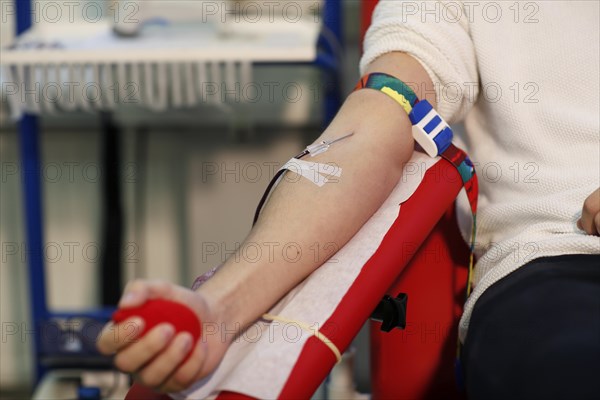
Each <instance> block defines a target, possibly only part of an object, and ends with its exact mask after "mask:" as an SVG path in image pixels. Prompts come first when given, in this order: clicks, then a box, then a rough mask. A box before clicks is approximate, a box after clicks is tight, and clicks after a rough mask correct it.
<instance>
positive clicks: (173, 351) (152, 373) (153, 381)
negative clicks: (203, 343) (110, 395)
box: [137, 332, 193, 387]
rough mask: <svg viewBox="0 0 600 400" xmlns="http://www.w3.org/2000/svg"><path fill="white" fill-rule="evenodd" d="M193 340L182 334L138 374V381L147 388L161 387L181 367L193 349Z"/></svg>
mask: <svg viewBox="0 0 600 400" xmlns="http://www.w3.org/2000/svg"><path fill="white" fill-rule="evenodd" d="M192 344H193V338H192V335H190V334H189V333H188V332H182V333H180V334H178V335H177V336H176V337H175V340H173V341H171V343H170V344H169V346H168V347H167V348H166V349H165V350H164V351H163V352H162V353H160V354H159V355H158V356H157V357H156V358H155V359H153V360H152V361H151V362H150V363H149V364H148V365H146V366H145V367H144V368H143V369H142V370H140V371H139V372H138V373H137V379H138V380H139V381H140V382H141V383H142V384H143V385H145V386H148V387H159V386H161V384H162V383H163V382H164V381H166V380H167V379H168V378H169V376H170V375H171V374H172V373H173V372H174V371H175V370H176V369H177V367H179V365H180V364H181V362H182V361H183V360H184V359H185V357H186V356H187V354H188V353H189V352H190V350H191V349H192Z"/></svg>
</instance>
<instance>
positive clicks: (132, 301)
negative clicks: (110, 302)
mask: <svg viewBox="0 0 600 400" xmlns="http://www.w3.org/2000/svg"><path fill="white" fill-rule="evenodd" d="M172 291H173V288H172V285H171V284H169V283H168V282H163V281H149V280H135V281H131V282H129V283H128V284H127V286H126V287H125V291H124V292H123V296H122V297H121V300H120V301H119V308H131V307H138V306H141V305H142V304H144V303H145V302H146V301H147V300H149V299H156V298H163V299H169V298H171V297H172Z"/></svg>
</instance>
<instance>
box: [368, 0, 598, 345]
mask: <svg viewBox="0 0 600 400" xmlns="http://www.w3.org/2000/svg"><path fill="white" fill-rule="evenodd" d="M599 4H600V3H599V2H598V1H580V2H576V1H535V2H531V1H528V2H519V3H516V2H515V1H495V2H494V1H492V2H481V1H471V2H467V1H465V2H457V1H452V2H449V3H446V2H444V3H440V2H423V1H399V0H391V1H385V0H384V1H381V2H380V4H379V5H378V6H377V8H376V10H375V14H374V16H373V18H374V19H373V24H372V26H371V28H370V29H369V31H368V33H367V36H366V39H365V54H364V56H363V58H362V60H361V65H360V67H361V72H362V73H364V70H365V69H366V67H367V66H368V64H369V63H370V62H371V61H373V60H374V59H375V58H377V57H379V56H380V55H382V54H384V53H388V52H391V51H404V52H407V53H409V54H411V55H413V56H414V57H415V58H416V59H417V60H419V62H420V63H421V64H422V65H423V66H424V68H425V69H426V70H427V72H428V73H429V75H430V77H431V79H432V81H433V82H434V84H435V85H437V86H436V92H437V96H438V111H439V112H440V114H441V115H442V116H443V117H444V118H445V119H446V120H447V121H449V122H459V121H461V120H463V119H464V123H465V130H466V133H465V134H464V137H459V138H457V144H459V145H460V146H461V147H462V148H464V149H465V150H466V151H467V152H468V153H469V155H470V157H471V158H472V159H473V161H474V162H475V163H476V170H477V173H478V176H479V182H480V196H479V210H478V214H477V225H478V227H477V245H476V255H477V257H478V262H477V264H476V267H475V275H474V283H475V288H474V291H473V293H472V295H471V297H470V298H469V300H468V301H467V304H466V306H465V311H464V315H463V317H462V320H461V322H460V338H461V340H463V341H464V339H465V337H466V333H467V328H468V326H469V318H470V314H471V312H472V310H473V306H474V304H475V302H476V300H477V298H478V297H479V296H481V294H482V293H483V292H484V291H485V290H486V289H487V288H488V287H490V285H492V284H493V283H494V282H497V281H498V280H499V279H501V278H502V277H504V276H506V275H507V274H509V273H510V272H512V271H514V270H515V269H517V268H518V267H520V266H522V265H523V264H525V263H527V262H529V261H531V260H533V259H535V258H539V257H543V256H552V255H559V254H577V253H582V254H584V253H585V254H589V253H595V254H598V253H600V238H598V237H596V236H589V235H586V234H585V233H584V232H582V231H580V230H579V229H578V228H577V226H576V221H577V219H578V218H579V216H580V214H581V208H582V205H583V201H584V200H585V198H586V197H587V196H588V195H590V194H591V193H592V192H593V191H594V190H596V189H597V188H598V187H599V186H600V121H599V112H600V103H599V100H598V98H599V95H600V87H599V76H600V59H599V53H600V43H599V40H600V39H599V38H600V32H599V28H598V25H599V22H598V21H600V12H599V11H600V7H599ZM458 203H459V204H458V209H459V223H460V225H461V230H462V231H463V236H465V237H467V236H468V227H469V224H470V217H469V214H470V211H469V209H468V205H467V203H466V201H459V202H458ZM598 267H599V268H600V265H598Z"/></svg>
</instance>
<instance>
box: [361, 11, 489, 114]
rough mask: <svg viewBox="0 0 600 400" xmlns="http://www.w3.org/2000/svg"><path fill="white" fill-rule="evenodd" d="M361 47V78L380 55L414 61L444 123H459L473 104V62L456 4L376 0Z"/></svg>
mask: <svg viewBox="0 0 600 400" xmlns="http://www.w3.org/2000/svg"><path fill="white" fill-rule="evenodd" d="M364 49H365V53H364V55H363V56H362V59H361V61H360V71H361V74H364V72H365V70H366V69H367V67H368V65H369V64H370V63H371V62H372V61H373V60H375V59H376V58H377V57H379V56H381V55H383V54H385V53H389V52H393V51H402V52H405V53H408V54H410V55H411V56H413V57H414V58H416V59H417V60H418V61H419V62H420V63H421V65H423V67H424V68H425V70H426V71H427V73H428V74H429V76H430V78H431V80H432V82H433V84H434V85H435V90H436V94H437V99H438V106H437V109H438V112H439V113H440V114H441V116H442V117H443V118H444V119H445V120H446V121H448V122H449V123H453V122H457V121H459V120H461V119H462V118H463V117H464V116H465V114H466V113H467V112H468V111H469V109H470V108H471V106H472V105H473V104H474V103H475V100H476V98H477V95H478V88H479V77H478V73H477V59H476V56H475V47H474V45H473V42H472V40H471V36H470V32H469V23H468V15H467V14H466V13H465V8H464V7H463V5H462V2H451V3H447V4H446V5H444V3H442V2H440V1H427V2H414V1H400V0H380V2H379V4H378V5H377V7H376V8H375V12H374V14H373V22H372V24H371V27H370V28H369V30H368V31H367V34H366V37H365V43H364ZM407 83H408V82H407Z"/></svg>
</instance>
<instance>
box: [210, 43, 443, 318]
mask: <svg viewBox="0 0 600 400" xmlns="http://www.w3.org/2000/svg"><path fill="white" fill-rule="evenodd" d="M369 72H386V73H389V74H391V75H394V76H396V77H398V78H400V79H402V80H403V81H405V82H414V83H416V84H417V85H419V87H421V84H424V85H426V86H425V87H427V88H428V89H429V90H430V89H431V86H432V84H431V81H430V80H429V77H428V76H427V74H426V72H425V70H424V69H423V68H422V67H421V66H420V65H419V64H418V62H417V61H415V60H414V59H412V58H411V57H409V56H407V55H404V54H400V53H390V54H387V55H385V56H382V57H380V58H379V59H377V60H376V61H375V62H373V63H372V64H371V66H370V68H369ZM420 94H421V93H420V90H417V95H419V96H420ZM428 99H429V98H428ZM429 100H430V101H434V99H429ZM351 132H353V133H354V134H353V135H352V136H351V137H349V138H347V139H344V140H342V141H340V142H337V143H335V144H333V145H332V146H331V148H330V149H329V151H327V152H325V153H323V154H320V155H318V156H316V157H313V158H310V159H309V160H310V161H313V162H318V163H332V164H335V165H336V166H337V167H339V168H341V170H342V175H341V177H340V178H336V182H334V183H328V184H325V185H324V186H322V187H318V186H316V185H315V184H313V183H312V182H310V181H308V180H306V179H304V178H299V177H295V179H293V181H292V180H290V179H283V180H282V181H281V182H280V184H279V185H278V187H277V188H276V189H275V190H274V191H273V194H272V196H271V198H270V199H269V201H268V203H267V205H266V206H265V208H264V210H263V212H262V214H261V217H260V218H259V220H258V222H257V224H256V225H255V227H254V228H253V229H252V231H251V232H250V234H249V236H248V238H247V239H246V241H245V243H244V244H242V249H243V250H241V251H242V252H244V254H245V255H246V256H242V255H240V254H238V255H237V256H232V257H230V258H229V259H228V260H227V262H226V263H225V265H224V266H223V267H222V268H221V269H220V270H219V272H218V273H217V274H216V275H215V276H214V277H213V278H212V279H210V280H209V281H207V282H206V283H205V284H203V285H202V286H201V287H200V289H199V291H200V292H202V293H203V294H204V295H205V297H206V298H207V301H208V302H210V303H211V306H212V307H213V308H214V309H216V310H217V311H216V314H217V315H218V318H219V320H220V321H221V322H225V323H226V324H227V325H229V326H230V328H229V329H231V327H234V326H236V327H238V328H239V329H243V328H244V327H246V326H247V325H248V324H250V323H251V322H253V321H254V320H256V318H258V317H259V316H260V315H261V314H262V313H264V312H265V311H266V310H267V309H269V308H270V307H271V306H272V305H273V304H274V303H275V302H276V301H277V300H278V299H280V298H281V297H282V296H283V295H285V294H286V293H287V292H289V290H291V289H292V288H293V287H294V286H296V285H297V284H298V283H299V282H301V281H302V280H303V279H304V278H306V277H307V276H308V275H309V274H310V273H311V272H313V271H314V270H315V269H316V268H318V267H319V266H320V265H322V264H323V263H324V262H325V261H326V260H327V258H328V257H330V256H331V255H332V250H335V249H339V248H341V247H342V246H344V245H345V244H346V243H347V242H348V241H349V240H350V239H351V238H352V236H354V234H355V233H356V232H357V231H358V230H359V229H360V228H361V227H362V226H363V225H364V224H365V222H366V221H367V220H368V219H369V218H370V217H371V216H372V215H373V213H374V212H375V211H377V209H378V208H379V207H380V206H381V204H382V203H383V201H384V200H385V199H386V198H387V197H388V196H389V194H390V192H391V191H392V189H393V188H394V186H395V185H396V184H397V182H398V180H399V179H400V176H401V173H402V169H403V166H404V164H405V163H406V162H407V161H408V160H409V159H410V157H411V154H412V152H413V148H414V144H413V139H412V134H411V126H410V121H409V120H408V116H407V115H406V113H405V112H404V111H403V110H402V109H401V108H400V106H399V105H398V104H397V103H395V102H394V101H393V100H392V99H390V98H388V97H387V96H385V95H384V94H382V93H379V92H377V91H374V90H361V91H358V92H356V93H354V94H352V95H351V96H349V97H348V99H347V101H346V102H345V104H344V105H343V107H342V108H341V110H340V111H339V113H338V115H337V116H336V118H335V119H334V121H333V122H332V123H331V125H330V126H329V127H328V128H327V129H326V130H325V132H323V134H322V136H321V138H320V139H319V140H322V139H335V138H339V137H341V136H344V135H346V134H348V133H351ZM288 174H294V173H293V172H288ZM326 244H329V246H326ZM257 249H260V255H261V256H260V257H256V261H255V262H249V261H248V259H249V258H255V257H248V256H247V254H248V252H253V253H252V254H254V252H255V251H256V250H257ZM298 251H299V252H300V253H299V254H298Z"/></svg>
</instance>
